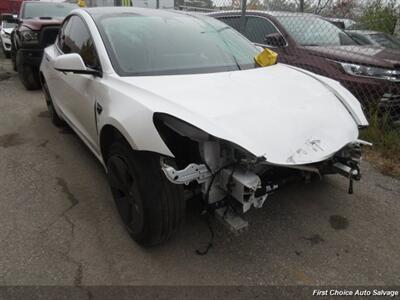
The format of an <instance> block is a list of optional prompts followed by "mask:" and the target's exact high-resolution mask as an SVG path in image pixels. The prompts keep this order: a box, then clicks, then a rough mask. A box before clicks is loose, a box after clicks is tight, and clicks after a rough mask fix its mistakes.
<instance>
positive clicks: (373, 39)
mask: <svg viewBox="0 0 400 300" xmlns="http://www.w3.org/2000/svg"><path fill="white" fill-rule="evenodd" d="M346 33H347V34H348V35H350V36H351V37H352V38H353V39H354V40H355V41H356V42H357V43H358V44H360V45H375V46H381V47H384V48H391V49H400V41H399V40H398V39H396V38H395V37H394V36H392V35H390V34H387V33H385V32H379V31H372V30H346Z"/></svg>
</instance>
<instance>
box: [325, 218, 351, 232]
mask: <svg viewBox="0 0 400 300" xmlns="http://www.w3.org/2000/svg"><path fill="white" fill-rule="evenodd" d="M329 224H331V227H332V228H333V229H335V230H345V229H347V227H349V220H347V218H346V217H343V216H339V215H333V216H330V217H329Z"/></svg>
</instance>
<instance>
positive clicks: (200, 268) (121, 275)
mask: <svg viewBox="0 0 400 300" xmlns="http://www.w3.org/2000/svg"><path fill="white" fill-rule="evenodd" d="M10 66H11V65H10V63H9V61H5V60H4V58H0V174H1V177H0V228H1V229H0V249H1V255H0V285H50V286H56V285H68V286H74V285H75V286H79V285H398V284H399V279H400V278H399V277H400V273H399V271H398V270H399V269H400V251H399V241H400V218H399V215H400V202H399V199H400V185H399V181H397V180H395V179H392V178H389V177H385V176H383V175H381V174H379V173H378V172H377V171H376V170H375V169H374V168H373V167H372V166H371V165H370V164H368V162H363V164H362V171H363V173H364V178H363V180H362V181H361V182H360V183H356V184H355V193H354V195H348V194H347V188H348V182H347V180H345V179H344V178H341V177H338V176H334V177H327V178H325V179H324V180H322V181H321V182H316V183H312V184H308V185H304V184H295V185H292V186H290V187H287V188H285V189H282V190H281V191H279V192H277V193H276V194H274V195H273V196H271V197H270V198H269V200H268V201H267V203H266V204H265V206H264V208H263V209H259V210H252V211H251V212H250V213H249V214H248V215H247V219H248V220H249V221H250V227H249V230H248V231H247V232H246V233H244V234H242V235H240V236H233V235H231V234H230V233H229V232H227V231H226V230H225V229H224V228H223V227H222V226H221V225H219V224H218V223H216V222H214V223H213V227H214V229H215V231H216V237H215V241H214V247H213V248H212V249H211V250H210V252H209V253H208V254H207V255H205V256H198V255H196V253H195V250H196V249H198V248H204V247H205V246H206V245H207V243H208V240H209V231H208V228H207V225H206V223H205V220H204V219H203V217H202V216H200V215H199V214H198V211H197V210H196V209H194V208H192V209H189V210H188V213H187V218H186V224H185V226H184V228H183V230H182V231H181V232H180V234H179V235H178V236H177V237H176V238H175V239H174V240H172V241H171V242H169V243H168V244H166V245H163V246H161V247H156V248H151V249H144V248H141V247H139V246H138V245H136V244H135V243H134V242H133V241H132V240H131V239H130V238H129V236H128V234H127V232H126V231H125V230H124V228H123V226H122V224H121V222H120V220H119V217H118V215H117V211H116V208H115V206H114V203H113V200H112V198H111V194H110V190H109V188H108V186H107V182H106V176H105V173H104V170H103V168H102V166H101V165H100V164H99V163H98V162H97V161H96V159H95V157H94V156H93V155H92V154H91V153H90V152H89V150H88V149H87V148H86V147H85V146H84V145H83V143H82V142H80V140H79V139H78V138H77V136H76V135H75V134H74V133H73V132H72V131H71V130H70V129H58V128H55V127H53V126H52V125H51V123H50V120H49V118H48V113H47V111H46V107H45V102H44V99H43V95H42V93H41V91H34V92H28V91H26V90H25V89H24V88H23V86H22V85H21V83H20V82H19V80H18V78H17V76H16V75H15V74H14V73H10V74H9V75H6V73H5V71H7V70H10ZM10 76H11V77H10ZM8 77H10V78H8Z"/></svg>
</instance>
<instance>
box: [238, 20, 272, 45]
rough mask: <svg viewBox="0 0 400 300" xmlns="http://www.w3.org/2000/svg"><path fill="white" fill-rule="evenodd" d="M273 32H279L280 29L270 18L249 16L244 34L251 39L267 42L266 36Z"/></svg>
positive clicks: (254, 41)
mask: <svg viewBox="0 0 400 300" xmlns="http://www.w3.org/2000/svg"><path fill="white" fill-rule="evenodd" d="M271 33H278V30H277V29H276V28H275V26H274V25H273V24H272V23H271V22H270V21H269V20H267V19H264V18H261V17H247V22H246V29H245V32H244V35H245V36H246V37H247V38H248V39H249V40H250V41H252V42H253V43H257V44H265V36H266V35H268V34H271Z"/></svg>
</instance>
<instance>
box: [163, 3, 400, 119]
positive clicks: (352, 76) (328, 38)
mask: <svg viewBox="0 0 400 300" xmlns="http://www.w3.org/2000/svg"><path fill="white" fill-rule="evenodd" d="M159 1H162V0H159ZM175 9H178V10H186V11H194V12H198V13H214V16H215V17H217V18H220V20H222V21H224V22H226V23H227V24H228V25H230V26H232V27H234V28H235V29H237V30H238V31H240V32H241V33H243V34H244V35H245V36H246V37H247V38H249V39H250V40H251V41H252V42H255V43H258V44H260V45H261V46H266V47H269V48H271V49H272V50H274V51H276V52H278V54H279V61H280V62H284V63H287V64H290V65H295V66H298V67H301V68H304V69H307V70H309V71H312V72H314V73H317V74H320V75H323V76H327V77H330V78H333V79H335V80H338V81H340V82H341V84H342V85H344V86H345V87H346V88H347V89H349V90H350V91H351V92H352V93H353V94H354V95H355V96H356V97H357V98H358V99H359V100H360V102H361V103H362V105H363V107H364V110H365V112H366V115H367V116H368V117H369V118H370V119H371V118H375V119H379V120H380V122H384V123H385V124H390V125H391V126H392V125H393V126H398V125H399V123H400V87H399V86H400V63H399V61H400V0H176V1H175ZM262 12H265V13H266V14H263V13H262Z"/></svg>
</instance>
